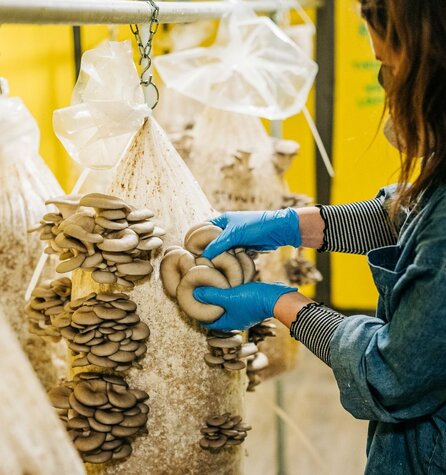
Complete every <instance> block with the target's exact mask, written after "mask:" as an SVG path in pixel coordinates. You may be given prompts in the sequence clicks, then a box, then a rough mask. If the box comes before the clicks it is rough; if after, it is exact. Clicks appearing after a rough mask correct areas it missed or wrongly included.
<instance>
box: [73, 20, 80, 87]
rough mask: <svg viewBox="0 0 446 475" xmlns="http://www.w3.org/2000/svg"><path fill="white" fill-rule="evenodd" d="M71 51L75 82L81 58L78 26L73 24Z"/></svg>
mask: <svg viewBox="0 0 446 475" xmlns="http://www.w3.org/2000/svg"><path fill="white" fill-rule="evenodd" d="M73 52H74V71H75V78H74V82H76V81H77V78H78V77H79V73H80V70H81V59H82V38H81V27H80V26H73Z"/></svg>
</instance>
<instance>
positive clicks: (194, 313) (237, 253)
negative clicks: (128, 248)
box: [160, 222, 255, 323]
mask: <svg viewBox="0 0 446 475" xmlns="http://www.w3.org/2000/svg"><path fill="white" fill-rule="evenodd" d="M221 232H222V230H221V229H220V228H219V227H218V226H214V225H212V224H210V223H209V222H206V223H200V224H198V225H196V226H193V227H192V228H191V229H190V230H189V231H188V232H187V234H186V236H185V238H184V248H183V247H181V246H171V247H169V248H168V249H166V251H165V254H164V257H163V259H162V261H161V268H160V274H161V280H162V282H163V285H164V289H165V291H166V293H167V294H168V295H169V296H170V297H172V298H176V299H177V301H178V304H179V306H180V307H181V308H182V310H183V311H184V312H185V313H186V314H187V315H189V316H190V317H192V318H194V319H196V320H199V321H202V322H208V323H209V322H213V321H215V320H217V319H218V318H220V317H221V315H222V314H223V312H224V310H223V309H222V308H221V307H218V306H216V305H207V304H202V303H200V302H198V301H197V300H195V299H194V297H193V291H194V289H195V288H196V287H200V286H211V287H219V288H223V289H227V288H230V287H235V286H237V285H240V284H243V283H246V282H250V281H252V279H253V277H254V275H255V265H254V262H253V260H252V259H251V257H250V256H249V255H248V254H246V252H245V251H244V249H242V248H238V249H233V250H230V251H228V252H224V253H222V254H220V255H218V256H216V257H215V258H214V259H212V260H209V259H206V258H204V257H201V254H202V252H203V251H204V249H205V248H206V246H207V245H208V244H209V243H210V242H211V241H212V240H214V239H215V238H216V237H217V236H218V235H219V234H220V233H221Z"/></svg>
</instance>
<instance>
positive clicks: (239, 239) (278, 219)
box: [203, 208, 302, 259]
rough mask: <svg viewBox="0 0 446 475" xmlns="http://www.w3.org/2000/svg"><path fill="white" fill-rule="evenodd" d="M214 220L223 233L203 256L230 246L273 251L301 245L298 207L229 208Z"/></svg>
mask: <svg viewBox="0 0 446 475" xmlns="http://www.w3.org/2000/svg"><path fill="white" fill-rule="evenodd" d="M211 223H212V224H214V225H215V226H218V227H219V228H222V229H223V232H222V233H221V234H220V236H218V237H217V238H216V239H214V241H212V242H211V243H210V244H209V245H208V246H207V247H206V249H205V250H204V252H203V257H207V258H208V259H213V258H214V257H215V256H218V255H219V254H221V253H222V252H224V251H227V250H228V249H232V248H234V247H246V248H248V249H253V250H256V251H274V250H275V249H277V248H278V247H279V246H294V247H299V246H300V245H301V244H302V239H301V237H300V231H299V216H298V214H297V212H296V210H295V209H293V208H286V209H280V210H277V211H228V212H227V213H223V214H221V215H220V216H217V217H216V218H214V219H213V220H211Z"/></svg>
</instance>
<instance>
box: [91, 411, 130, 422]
mask: <svg viewBox="0 0 446 475" xmlns="http://www.w3.org/2000/svg"><path fill="white" fill-rule="evenodd" d="M94 418H95V419H96V420H97V421H98V422H100V423H101V424H106V425H115V424H120V423H121V422H122V421H123V420H124V414H123V413H122V412H111V411H104V410H102V409H97V410H96V412H95V413H94Z"/></svg>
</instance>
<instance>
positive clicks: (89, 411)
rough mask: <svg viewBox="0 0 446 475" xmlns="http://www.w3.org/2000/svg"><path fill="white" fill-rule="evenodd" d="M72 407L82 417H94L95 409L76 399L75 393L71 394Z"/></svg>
mask: <svg viewBox="0 0 446 475" xmlns="http://www.w3.org/2000/svg"><path fill="white" fill-rule="evenodd" d="M69 402H70V407H71V409H73V410H74V411H76V412H77V413H78V414H80V415H81V416H85V417H92V416H93V415H94V409H93V408H92V407H88V406H84V405H83V404H82V403H80V402H79V401H78V400H77V399H76V398H75V397H74V393H71V394H70V397H69Z"/></svg>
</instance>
